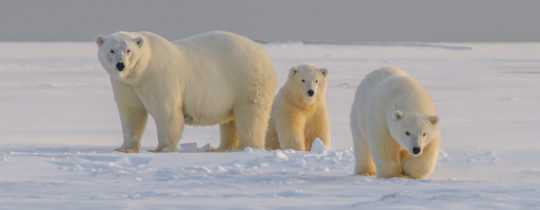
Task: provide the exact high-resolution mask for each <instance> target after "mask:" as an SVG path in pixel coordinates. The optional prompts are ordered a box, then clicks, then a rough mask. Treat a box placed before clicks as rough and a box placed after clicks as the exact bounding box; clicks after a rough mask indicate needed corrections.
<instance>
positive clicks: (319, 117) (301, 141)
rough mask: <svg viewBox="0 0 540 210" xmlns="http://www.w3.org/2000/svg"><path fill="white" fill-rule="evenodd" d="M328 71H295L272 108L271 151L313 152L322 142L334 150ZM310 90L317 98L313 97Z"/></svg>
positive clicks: (302, 68) (268, 143)
mask: <svg viewBox="0 0 540 210" xmlns="http://www.w3.org/2000/svg"><path fill="white" fill-rule="evenodd" d="M327 75H328V71H327V70H326V69H322V68H317V67H315V66H312V65H305V64H304V65H300V66H296V67H293V68H291V70H290V71H289V77H288V79H287V82H286V83H285V85H284V86H283V87H282V88H281V89H280V90H279V93H278V95H277V96H276V98H275V100H274V104H273V106H272V115H271V119H270V124H269V128H268V132H267V135H266V147H267V148H269V149H295V150H310V149H311V145H312V143H313V141H314V140H315V139H316V138H320V139H321V140H322V142H323V143H324V144H325V146H326V148H330V146H331V140H330V128H329V124H328V113H327V111H326V83H327V81H326V78H327ZM308 90H313V91H314V95H313V96H309V95H308V94H307V91H308Z"/></svg>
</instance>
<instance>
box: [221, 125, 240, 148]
mask: <svg viewBox="0 0 540 210" xmlns="http://www.w3.org/2000/svg"><path fill="white" fill-rule="evenodd" d="M219 132H220V139H221V143H220V145H219V148H218V149H217V151H219V152H224V151H231V150H234V149H236V148H238V143H239V142H238V132H237V131H236V123H235V122H234V120H231V121H229V122H226V123H223V124H221V125H220V126H219Z"/></svg>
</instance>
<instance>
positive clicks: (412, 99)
mask: <svg viewBox="0 0 540 210" xmlns="http://www.w3.org/2000/svg"><path fill="white" fill-rule="evenodd" d="M350 117H351V118H350V123H351V124H350V125H351V131H352V136H353V143H354V153H355V157H356V166H355V173H356V174H362V175H375V174H376V175H377V177H401V176H403V177H410V178H416V179H420V178H424V177H427V176H429V175H430V174H431V173H432V171H433V169H434V168H435V165H436V163H437V158H438V151H439V142H440V140H439V139H440V133H439V128H438V121H439V120H438V117H437V112H436V110H435V106H434V105H433V102H432V99H431V97H430V96H429V95H428V93H427V91H426V90H425V89H424V88H423V87H422V86H421V85H420V83H419V82H418V81H417V80H415V79H414V78H412V77H411V76H409V75H408V74H407V73H406V72H405V71H403V70H401V69H399V68H392V67H387V68H382V69H379V70H376V71H374V72H371V73H369V74H368V75H367V76H366V77H365V78H364V80H363V81H362V82H361V83H360V85H359V87H358V89H357V90H356V95H355V98H354V103H353V105H352V111H351V115H350Z"/></svg>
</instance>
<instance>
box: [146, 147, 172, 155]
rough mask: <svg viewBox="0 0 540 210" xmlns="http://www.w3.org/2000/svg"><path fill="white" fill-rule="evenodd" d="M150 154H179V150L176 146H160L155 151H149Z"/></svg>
mask: <svg viewBox="0 0 540 210" xmlns="http://www.w3.org/2000/svg"><path fill="white" fill-rule="evenodd" d="M148 152H155V153H158V152H178V148H176V146H158V147H157V148H155V149H151V150H148Z"/></svg>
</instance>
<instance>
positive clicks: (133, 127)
mask: <svg viewBox="0 0 540 210" xmlns="http://www.w3.org/2000/svg"><path fill="white" fill-rule="evenodd" d="M118 109H119V112H120V119H121V121H122V132H123V136H124V142H123V143H122V146H121V147H119V148H116V149H115V151H117V152H125V153H138V152H139V149H140V145H141V143H140V142H141V137H142V135H143V132H144V127H145V125H146V120H147V118H148V117H147V116H148V114H147V113H146V111H145V110H144V108H136V107H127V106H119V107H118Z"/></svg>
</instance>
